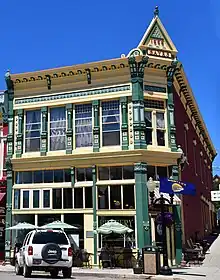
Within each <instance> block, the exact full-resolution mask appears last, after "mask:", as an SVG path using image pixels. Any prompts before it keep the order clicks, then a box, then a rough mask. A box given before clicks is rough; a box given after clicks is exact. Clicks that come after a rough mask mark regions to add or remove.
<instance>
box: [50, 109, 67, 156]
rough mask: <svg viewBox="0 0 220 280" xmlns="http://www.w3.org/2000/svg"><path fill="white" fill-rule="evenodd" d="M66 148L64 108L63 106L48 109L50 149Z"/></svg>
mask: <svg viewBox="0 0 220 280" xmlns="http://www.w3.org/2000/svg"><path fill="white" fill-rule="evenodd" d="M65 148H66V110H65V107H55V108H51V109H50V150H51V151H57V150H65Z"/></svg>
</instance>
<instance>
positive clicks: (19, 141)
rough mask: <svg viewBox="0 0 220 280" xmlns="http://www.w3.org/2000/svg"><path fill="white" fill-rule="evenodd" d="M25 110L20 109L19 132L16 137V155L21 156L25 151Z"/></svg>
mask: <svg viewBox="0 0 220 280" xmlns="http://www.w3.org/2000/svg"><path fill="white" fill-rule="evenodd" d="M23 120H24V110H23V109H19V110H18V134H17V137H16V157H17V158H20V157H21V155H22V153H23V126H24V125H23V123H24V121H23Z"/></svg>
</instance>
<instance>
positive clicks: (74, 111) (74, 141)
mask: <svg viewBox="0 0 220 280" xmlns="http://www.w3.org/2000/svg"><path fill="white" fill-rule="evenodd" d="M80 105H81V106H83V105H91V113H92V116H91V119H92V123H91V145H89V146H81V147H77V146H76V106H80ZM80 119H83V118H80ZM87 119H88V118H87ZM72 122H73V149H85V148H92V147H93V127H94V112H93V106H92V103H81V104H80V103H79V104H78V103H77V104H75V106H74V107H73V118H72Z"/></svg>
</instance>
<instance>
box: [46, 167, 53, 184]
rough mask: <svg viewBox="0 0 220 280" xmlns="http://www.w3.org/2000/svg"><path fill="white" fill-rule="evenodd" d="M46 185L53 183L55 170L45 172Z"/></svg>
mask: <svg viewBox="0 0 220 280" xmlns="http://www.w3.org/2000/svg"><path fill="white" fill-rule="evenodd" d="M44 183H53V170H45V171H44Z"/></svg>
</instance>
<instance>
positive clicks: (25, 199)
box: [23, 191, 30, 208]
mask: <svg viewBox="0 0 220 280" xmlns="http://www.w3.org/2000/svg"><path fill="white" fill-rule="evenodd" d="M29 201H30V200H29V191H23V208H29Z"/></svg>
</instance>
